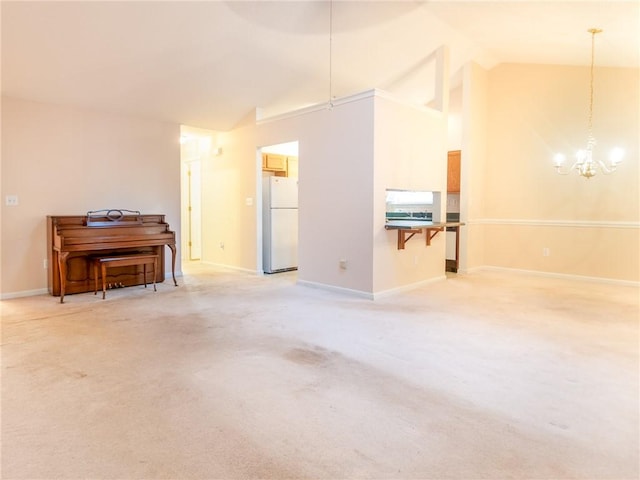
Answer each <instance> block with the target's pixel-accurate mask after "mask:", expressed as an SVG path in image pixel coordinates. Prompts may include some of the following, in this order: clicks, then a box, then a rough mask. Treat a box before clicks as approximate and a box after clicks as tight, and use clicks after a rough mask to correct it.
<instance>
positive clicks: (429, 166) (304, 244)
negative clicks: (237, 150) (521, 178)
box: [258, 91, 446, 297]
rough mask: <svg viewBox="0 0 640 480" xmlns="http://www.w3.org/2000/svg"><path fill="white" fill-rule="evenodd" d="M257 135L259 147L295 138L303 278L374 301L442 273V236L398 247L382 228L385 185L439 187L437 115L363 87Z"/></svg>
mask: <svg viewBox="0 0 640 480" xmlns="http://www.w3.org/2000/svg"><path fill="white" fill-rule="evenodd" d="M258 131H259V133H258V145H269V144H272V143H281V142H285V141H292V140H297V141H298V142H299V160H300V163H299V167H300V172H299V182H300V192H299V197H300V205H299V208H300V210H299V213H300V237H299V238H300V246H299V263H300V269H299V272H298V279H299V280H300V281H301V282H302V283H308V284H317V285H322V286H325V287H330V288H336V289H343V290H345V291H350V292H352V293H358V294H363V295H365V296H369V297H372V296H374V295H376V294H379V293H384V292H386V291H388V290H393V289H396V288H402V287H406V286H408V285H412V284H414V283H418V282H421V281H425V280H428V279H432V278H434V277H441V276H443V275H444V247H445V240H444V236H442V238H439V237H437V238H436V239H435V240H434V245H433V246H431V247H429V248H427V247H426V246H425V245H424V236H423V237H422V238H421V239H418V240H413V242H410V243H408V244H407V249H406V250H404V251H398V250H397V248H396V238H397V237H396V234H395V233H394V232H388V231H386V230H385V229H384V212H385V189H386V188H407V189H426V190H436V191H443V190H445V189H446V122H445V120H444V117H443V115H442V114H441V113H438V112H433V111H426V110H425V109H419V108H415V107H413V106H407V105H406V104H402V103H399V102H397V101H395V100H393V99H391V98H390V97H388V96H387V95H386V94H384V93H383V92H378V91H371V92H364V93H363V94H360V95H355V96H353V97H351V98H349V99H344V100H343V101H342V102H337V103H336V105H335V106H334V107H333V108H332V109H319V110H314V111H309V112H307V113H305V114H300V115H291V116H287V117H285V118H282V119H277V120H274V121H268V122H262V123H261V124H260V125H259V127H258ZM416 258H417V260H416ZM343 259H344V260H346V261H347V268H346V269H341V268H340V266H339V263H340V260H343Z"/></svg>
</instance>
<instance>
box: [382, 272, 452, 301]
mask: <svg viewBox="0 0 640 480" xmlns="http://www.w3.org/2000/svg"><path fill="white" fill-rule="evenodd" d="M446 279H447V276H446V275H440V276H438V277H433V278H427V279H426V280H420V281H419V282H415V283H410V284H408V285H402V286H400V287H396V288H390V289H389V290H382V291H381V292H376V293H374V294H373V298H374V300H377V299H379V298H384V297H389V296H392V295H396V294H398V293H402V292H406V291H408V290H415V289H416V288H419V287H423V286H425V285H428V284H430V283H435V282H441V281H443V280H446Z"/></svg>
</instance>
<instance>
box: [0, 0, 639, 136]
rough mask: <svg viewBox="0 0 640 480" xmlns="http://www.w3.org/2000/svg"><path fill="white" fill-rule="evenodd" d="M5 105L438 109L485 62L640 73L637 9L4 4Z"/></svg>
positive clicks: (193, 116)
mask: <svg viewBox="0 0 640 480" xmlns="http://www.w3.org/2000/svg"><path fill="white" fill-rule="evenodd" d="M0 14H1V21H2V58H1V60H2V93H3V94H4V95H8V96H12V97H18V98H24V99H32V100H36V101H44V102H53V103H58V104H68V105H73V106H79V107H83V108H91V109H100V110H104V111H109V112H114V113H120V114H126V115H133V116H140V117H145V118H153V119H160V120H166V121H171V122H175V123H181V124H187V125H191V126H197V127H202V128H210V129H214V130H228V129H230V128H232V127H233V126H234V125H235V124H236V123H237V122H238V121H239V120H241V119H242V118H243V117H245V116H246V115H247V114H250V113H251V112H253V111H254V110H255V109H256V108H260V109H262V112H263V115H265V116H268V115H271V114H276V113H281V112H284V111H288V110H292V109H295V108H300V107H303V106H306V105H310V104H317V103H322V102H326V101H327V100H328V99H329V98H330V96H335V97H341V96H344V95H350V94H353V93H357V92H360V91H363V90H368V89H371V88H380V89H383V90H387V91H390V92H392V93H394V94H396V95H399V96H401V97H404V98H407V99H409V100H411V101H413V102H416V103H420V104H424V103H427V102H429V101H430V99H431V96H432V90H433V84H432V78H433V63H434V62H433V52H434V51H435V50H436V49H438V48H439V47H440V46H441V45H446V46H448V48H449V51H450V71H451V77H452V82H454V83H455V82H456V81H457V79H459V71H460V69H461V67H462V66H463V65H464V64H465V63H467V62H469V61H475V62H477V63H479V64H480V65H482V66H483V67H485V68H491V67H493V66H495V65H497V64H499V63H503V62H515V63H543V64H566V65H588V64H589V62H590V55H591V36H590V34H589V33H588V32H587V29H588V28H591V27H598V28H602V29H603V30H604V32H603V33H602V34H599V35H598V36H597V37H596V65H597V66H620V67H633V68H638V67H639V66H640V51H639V43H638V42H639V38H640V37H639V36H640V2H638V1H637V0H632V1H612V0H604V1H542V2H536V1H524V0H517V1H516V0H510V1H506V0H502V1H493V2H486V1H468V2H465V1H390V2H385V1H361V2H354V1H341V0H333V1H332V2H330V1H317V2H316V1H255V2H246V1H196V2H190V1H172V2H165V1H161V2H156V1H140V2H110V1H105V2H100V1H97V2H95V1H69V2H50V1H44V2H30V1H29V2H27V1H16V2H12V1H4V0H3V1H2V3H1V11H0Z"/></svg>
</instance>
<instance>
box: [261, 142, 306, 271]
mask: <svg viewBox="0 0 640 480" xmlns="http://www.w3.org/2000/svg"><path fill="white" fill-rule="evenodd" d="M258 157H259V161H260V162H261V165H262V166H261V187H262V219H261V220H262V221H261V228H260V229H259V230H260V231H261V232H262V235H261V236H260V237H261V241H260V242H259V244H258V250H261V253H262V255H260V254H259V255H258V258H259V259H260V263H259V265H261V267H262V271H263V272H264V273H268V274H272V273H280V272H285V271H291V270H297V268H298V161H299V158H298V142H297V141H293V142H287V143H281V144H276V145H268V146H264V147H262V148H260V149H259V150H258Z"/></svg>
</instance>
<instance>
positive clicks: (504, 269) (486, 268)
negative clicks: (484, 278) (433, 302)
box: [460, 265, 640, 287]
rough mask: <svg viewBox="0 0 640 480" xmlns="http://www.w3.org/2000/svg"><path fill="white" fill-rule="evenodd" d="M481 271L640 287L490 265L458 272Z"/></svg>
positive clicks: (626, 281)
mask: <svg viewBox="0 0 640 480" xmlns="http://www.w3.org/2000/svg"><path fill="white" fill-rule="evenodd" d="M481 271H494V272H505V273H514V274H519V275H534V276H537V277H547V278H559V279H564V280H578V281H581V282H592V283H604V284H608V285H624V286H627V287H640V282H634V281H633V280H620V279H617V278H606V277H587V276H585V275H572V274H568V273H556V272H543V271H539V270H524V269H519V268H508V267H496V266H492V265H484V266H481V267H473V268H470V269H467V270H465V271H464V272H462V271H460V273H475V272H481Z"/></svg>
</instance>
